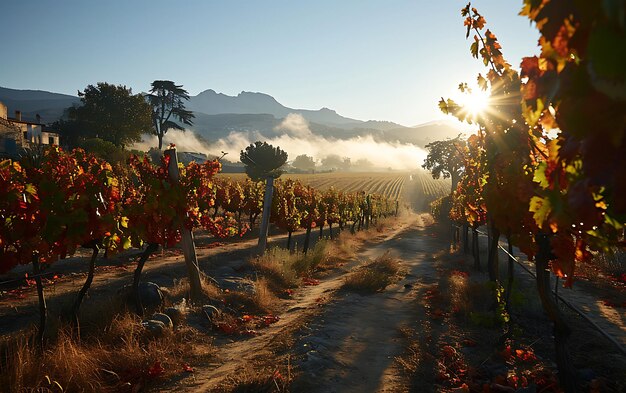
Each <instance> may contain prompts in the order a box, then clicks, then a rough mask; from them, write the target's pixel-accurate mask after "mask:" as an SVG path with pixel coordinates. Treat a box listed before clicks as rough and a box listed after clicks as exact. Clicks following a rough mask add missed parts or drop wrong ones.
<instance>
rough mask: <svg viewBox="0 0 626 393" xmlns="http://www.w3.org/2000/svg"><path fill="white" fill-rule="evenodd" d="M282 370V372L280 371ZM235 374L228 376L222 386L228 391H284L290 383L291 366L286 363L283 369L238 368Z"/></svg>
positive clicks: (252, 392)
mask: <svg viewBox="0 0 626 393" xmlns="http://www.w3.org/2000/svg"><path fill="white" fill-rule="evenodd" d="M281 371H282V372H281ZM236 375H237V376H236V377H235V376H233V377H230V378H229V379H228V380H227V381H226V385H227V386H230V388H224V391H225V392H230V393H266V392H267V393H283V392H284V393H286V392H289V384H290V383H291V367H290V365H289V364H288V365H287V367H285V369H284V370H281V368H280V367H277V368H264V369H262V370H260V371H256V372H255V371H253V370H246V369H244V370H238V372H237V374H236Z"/></svg>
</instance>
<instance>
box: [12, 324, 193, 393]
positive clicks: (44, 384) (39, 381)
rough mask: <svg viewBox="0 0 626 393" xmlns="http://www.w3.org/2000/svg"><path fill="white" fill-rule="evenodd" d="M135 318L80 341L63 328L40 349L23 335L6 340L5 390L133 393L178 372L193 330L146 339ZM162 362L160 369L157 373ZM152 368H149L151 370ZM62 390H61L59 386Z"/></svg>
mask: <svg viewBox="0 0 626 393" xmlns="http://www.w3.org/2000/svg"><path fill="white" fill-rule="evenodd" d="M140 322H141V321H140V320H139V318H138V317H136V316H134V315H131V314H121V315H118V316H117V317H116V318H114V319H113V321H112V322H111V323H110V325H109V326H108V327H107V328H106V329H104V330H103V331H102V332H101V334H100V335H99V336H98V337H94V338H90V339H84V340H80V339H77V338H76V337H75V336H74V335H72V334H71V331H70V330H69V329H68V328H66V329H62V330H60V331H59V335H58V338H57V340H56V342H54V343H52V344H50V345H48V346H47V347H46V349H45V350H43V352H42V351H41V350H40V349H39V347H37V346H35V345H33V341H32V335H26V334H24V335H23V336H21V337H20V338H19V339H17V340H14V341H12V342H11V343H7V344H6V350H5V351H3V352H4V353H3V359H2V366H1V370H0V371H1V372H0V386H1V387H2V389H3V391H9V392H19V391H42V392H53V391H73V392H119V391H131V390H132V391H136V390H133V389H138V387H146V386H149V385H151V384H153V383H154V381H155V380H157V379H158V378H159V377H164V376H168V375H169V374H172V373H173V372H180V367H181V364H182V363H183V356H184V355H188V354H190V353H192V351H193V348H192V345H191V343H192V342H194V340H195V339H197V336H198V335H197V332H195V331H193V330H191V329H190V328H183V330H182V331H181V332H177V333H176V334H173V333H171V332H170V333H168V334H165V336H164V337H162V338H159V339H156V340H148V339H146V338H145V337H144V334H143V328H142V326H141V324H140ZM156 365H160V367H162V371H158V370H157V371H155V370H156V369H158V368H159V367H156V368H155V366H156ZM151 368H152V372H151V371H150V369H151ZM61 388H62V390H60V389H61Z"/></svg>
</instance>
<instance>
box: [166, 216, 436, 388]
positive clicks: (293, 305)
mask: <svg viewBox="0 0 626 393" xmlns="http://www.w3.org/2000/svg"><path fill="white" fill-rule="evenodd" d="M423 225H424V224H423V221H422V220H421V219H420V220H417V221H416V219H415V216H413V217H412V218H411V219H409V220H406V221H405V222H399V223H396V225H395V227H394V228H393V229H392V230H391V231H390V232H387V233H385V234H383V235H381V236H380V238H379V239H372V241H374V242H376V243H377V245H376V246H375V247H373V248H368V251H367V252H366V253H364V254H362V255H359V256H358V257H357V258H355V259H353V260H351V261H350V262H349V263H347V264H345V265H343V266H342V267H341V268H339V269H337V271H335V272H334V273H333V274H331V275H330V276H328V277H326V278H324V279H323V280H322V281H321V282H320V284H319V285H315V286H309V287H304V288H302V289H300V290H299V291H297V292H296V293H295V294H294V296H293V298H292V299H291V300H289V301H287V304H286V305H285V312H284V313H283V314H282V315H280V320H279V321H278V322H277V323H275V324H273V325H272V326H271V327H270V328H268V329H265V330H263V331H261V332H260V334H259V335H258V336H255V337H252V338H250V339H247V340H237V341H233V342H222V343H219V344H220V345H217V354H216V360H215V361H214V362H213V363H212V364H208V365H205V366H203V367H198V368H197V370H196V372H195V373H194V376H193V377H190V378H187V379H186V380H181V381H177V382H176V383H174V384H173V385H171V386H167V387H162V388H160V389H159V391H162V392H174V391H177V392H178V391H187V392H208V391H221V390H222V389H224V386H225V385H228V380H229V379H239V380H241V376H242V373H243V374H245V373H249V372H254V371H249V370H250V369H251V368H252V367H251V365H254V364H257V363H262V362H263V360H264V359H266V358H267V357H272V358H273V359H280V358H281V357H282V358H285V357H287V358H291V357H293V356H294V355H295V351H294V349H295V348H297V346H294V336H297V335H299V333H298V332H299V330H300V329H302V328H303V326H306V324H307V323H308V322H310V321H311V320H318V319H319V318H321V315H323V314H326V313H327V312H330V313H334V312H336V311H334V310H332V308H333V307H336V305H337V304H339V303H341V302H340V301H338V302H336V301H335V299H336V295H337V291H338V289H339V288H340V287H341V286H342V284H343V282H344V277H345V274H346V273H348V272H350V271H352V270H353V269H354V268H355V267H357V266H359V265H362V264H363V263H365V262H366V261H367V259H369V258H371V257H375V256H377V255H379V254H381V253H383V252H384V250H386V249H388V248H392V247H395V245H394V244H393V243H394V242H397V241H398V239H400V238H403V237H404V236H406V235H408V237H413V235H411V234H410V233H411V232H413V231H416V230H418V227H419V228H422V227H423ZM400 287H402V285H400ZM326 305H328V308H327V307H326ZM357 307H358V306H357ZM391 312H393V313H395V312H396V311H391ZM365 327H366V325H364V328H365ZM304 329H307V328H304ZM257 372H258V370H257ZM270 375H271V370H270ZM291 391H298V390H297V389H296V390H291Z"/></svg>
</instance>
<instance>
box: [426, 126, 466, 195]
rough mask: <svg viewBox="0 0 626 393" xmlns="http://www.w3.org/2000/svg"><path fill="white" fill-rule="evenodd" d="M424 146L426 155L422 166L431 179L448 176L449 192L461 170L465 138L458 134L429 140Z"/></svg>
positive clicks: (456, 182)
mask: <svg viewBox="0 0 626 393" xmlns="http://www.w3.org/2000/svg"><path fill="white" fill-rule="evenodd" d="M426 148H427V149H428V156H426V160H424V164H423V165H422V168H424V169H427V170H429V171H430V172H431V174H432V175H433V179H439V178H440V177H443V178H444V179H447V178H450V180H452V187H451V192H454V190H456V185H457V184H458V182H459V179H460V178H461V174H462V172H463V150H464V149H465V140H464V139H462V138H461V135H459V136H457V137H456V138H454V139H447V140H445V141H435V142H431V143H429V144H427V145H426Z"/></svg>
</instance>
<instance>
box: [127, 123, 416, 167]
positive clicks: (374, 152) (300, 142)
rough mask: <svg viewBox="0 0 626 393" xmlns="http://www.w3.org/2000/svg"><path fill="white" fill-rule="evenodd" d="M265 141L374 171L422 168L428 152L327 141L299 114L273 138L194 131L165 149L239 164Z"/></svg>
mask: <svg viewBox="0 0 626 393" xmlns="http://www.w3.org/2000/svg"><path fill="white" fill-rule="evenodd" d="M258 140H260V141H265V142H267V143H269V144H271V145H273V146H279V147H280V148H281V149H283V150H285V151H286V152H287V153H288V154H289V160H290V161H292V160H294V159H295V158H296V157H297V156H299V155H301V154H306V155H308V156H311V157H313V158H314V159H315V160H316V161H318V162H319V161H320V160H321V159H323V158H326V157H328V156H330V155H337V156H339V157H342V158H345V157H348V158H350V161H351V163H352V165H353V166H354V165H355V164H356V165H357V166H359V164H367V162H369V163H371V168H380V169H388V168H391V169H394V170H412V169H416V168H418V167H420V166H421V164H422V163H423V162H424V159H425V158H426V154H427V153H426V152H425V151H424V150H423V149H422V148H420V147H418V146H415V145H413V144H408V143H399V142H380V141H376V140H375V139H374V137H373V136H371V135H368V136H364V137H353V138H349V139H335V138H325V137H322V136H319V135H316V134H314V133H312V132H311V130H310V129H309V125H308V123H307V121H306V119H304V118H303V117H302V115H300V114H295V113H291V114H289V115H287V116H286V117H285V119H284V120H283V121H282V123H281V124H280V125H278V126H277V127H276V128H275V129H274V135H272V136H269V137H266V136H264V135H262V134H260V133H259V132H243V131H241V132H240V131H233V132H231V133H230V135H229V136H228V137H227V138H221V139H218V140H217V141H215V142H209V143H207V142H205V141H203V140H201V139H200V138H198V137H197V136H196V134H194V133H193V132H191V131H185V132H184V131H179V130H170V131H168V133H167V134H166V135H165V138H164V146H167V145H168V144H169V143H175V144H176V147H177V148H178V149H179V150H180V151H189V152H200V153H205V154H209V155H219V154H220V152H226V153H228V155H227V156H226V157H225V158H224V159H225V160H228V161H231V162H237V161H239V153H240V151H241V150H243V149H245V148H246V147H247V146H248V145H250V144H251V143H253V142H255V141H258ZM156 145H157V138H156V136H148V135H146V136H145V137H144V140H143V141H142V142H141V143H137V144H135V145H134V148H135V149H140V150H148V149H149V148H150V147H153V146H156ZM363 166H367V165H363Z"/></svg>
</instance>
